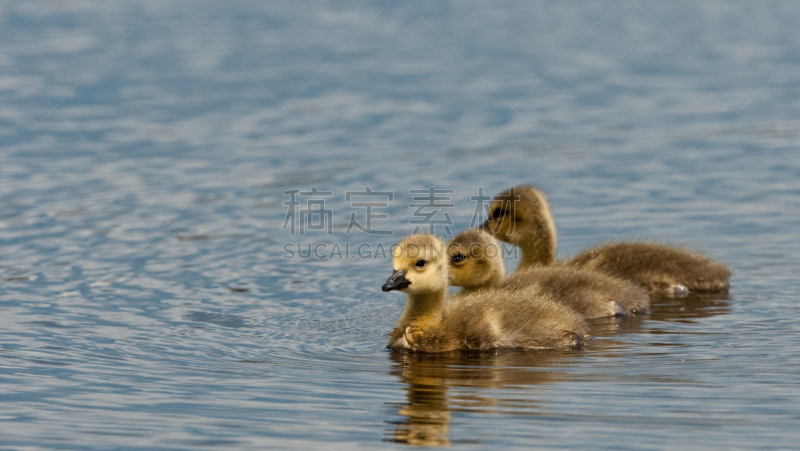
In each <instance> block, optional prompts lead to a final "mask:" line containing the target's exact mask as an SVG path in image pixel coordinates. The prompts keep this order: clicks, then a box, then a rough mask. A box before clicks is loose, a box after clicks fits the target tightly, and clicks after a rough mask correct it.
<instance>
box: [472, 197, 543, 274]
mask: <svg viewBox="0 0 800 451" xmlns="http://www.w3.org/2000/svg"><path fill="white" fill-rule="evenodd" d="M481 229H483V230H485V231H487V232H489V233H490V234H492V235H493V236H495V237H496V238H498V239H499V240H502V241H505V242H507V243H512V244H516V245H517V246H520V247H521V248H523V249H526V248H527V249H530V250H531V251H532V252H531V254H533V253H535V254H537V258H539V259H541V260H542V262H541V263H545V264H549V263H552V262H553V261H555V255H556V227H555V223H554V222H553V216H552V214H550V205H549V204H548V202H547V197H546V196H545V195H544V193H542V192H541V191H539V190H538V189H536V188H534V187H532V186H526V185H521V186H515V187H512V188H509V189H507V190H505V191H503V192H502V193H500V194H498V195H497V196H495V197H494V199H492V202H491V203H490V204H489V219H487V220H486V222H484V223H483V225H481ZM545 260H546V261H545Z"/></svg>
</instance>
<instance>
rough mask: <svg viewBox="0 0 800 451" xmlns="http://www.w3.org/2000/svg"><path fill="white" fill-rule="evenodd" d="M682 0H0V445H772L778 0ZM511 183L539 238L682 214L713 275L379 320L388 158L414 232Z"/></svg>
mask: <svg viewBox="0 0 800 451" xmlns="http://www.w3.org/2000/svg"><path fill="white" fill-rule="evenodd" d="M696 3H697V2H688V1H678V2H655V1H643V0H638V1H616V2H615V1H600V2H591V3H588V4H587V3H564V2H550V1H536V2H508V3H503V4H502V5H489V4H487V3H478V2H437V3H429V2H422V1H386V2H383V1H381V2H309V3H304V2H279V1H273V2H224V3H223V2H219V3H197V2H186V1H182V0H181V1H174V0H173V1H167V0H163V1H143V2H136V1H125V2H90V1H71V2H45V1H25V2H22V1H6V2H0V249H2V251H1V252H0V312H2V314H0V445H1V446H2V447H4V448H6V447H7V448H15V449H16V448H22V447H29V448H30V449H91V448H98V449H100V448H102V449H107V448H119V449H198V448H203V449H234V448H235V449H263V448H309V447H311V448H326V449H327V448H348V449H349V448H353V447H356V448H387V447H390V448H401V447H403V446H404V445H403V443H410V444H414V445H439V446H443V445H448V444H449V445H453V446H459V447H464V448H471V449H485V448H487V447H490V446H502V447H507V448H513V447H539V448H570V449H586V448H603V449H668V448H669V449H674V448H680V449H702V448H709V449H710V448H713V449H720V448H728V449H769V448H774V449H786V448H791V447H795V446H797V445H796V444H797V443H798V441H799V440H800V432H798V428H797V424H798V422H799V421H800V408H798V405H800V389H799V388H798V387H800V384H798V383H799V382H800V381H799V380H798V374H800V351H798V349H799V348H800V347H799V346H798V344H800V339H798V336H800V335H798V332H799V331H800V326H798V321H797V318H798V317H799V316H800V307H798V302H797V296H796V291H797V288H798V282H797V280H798V279H797V274H798V269H800V268H799V265H798V262H797V258H796V256H797V255H798V254H800V239H798V237H797V221H798V215H799V214H800V177H798V175H800V150H798V144H800V113H799V112H800V89H798V85H797V80H798V79H800V28H799V27H797V23H798V19H800V4H798V3H796V2H790V1H774V2H769V3H764V4H760V3H759V4H756V3H752V2H745V1H727V2H723V1H717V0H713V1H706V2H702V3H700V4H696ZM521 183H534V184H536V185H537V186H539V187H541V188H542V189H543V190H544V191H545V192H546V193H547V194H548V196H549V198H550V201H551V203H552V210H553V213H554V215H555V216H556V223H557V226H558V230H559V256H560V257H567V256H569V255H572V254H574V253H577V252H579V251H580V250H582V249H584V248H586V247H588V246H590V245H593V244H596V243H601V242H605V241H608V240H622V239H653V240H658V241H664V242H671V243H676V244H680V245H687V246H691V247H693V248H695V249H698V250H699V251H701V252H704V253H706V254H707V255H710V256H712V257H714V258H716V259H719V260H721V261H724V262H726V263H728V264H729V265H730V266H731V268H732V269H733V270H734V272H735V274H734V277H733V279H732V289H731V292H730V294H729V295H728V296H726V297H720V298H709V297H691V298H688V299H683V300H678V301H674V300H667V299H657V300H656V301H655V303H654V307H653V312H652V313H651V314H649V315H645V316H643V317H637V318H634V319H632V320H630V321H626V322H623V323H617V322H616V321H611V322H608V321H605V322H603V321H600V322H598V323H597V324H595V328H594V331H595V332H594V337H593V338H592V339H591V340H590V341H589V342H588V344H587V346H586V348H585V349H584V350H582V351H579V352H571V353H554V352H511V351H509V352H501V353H498V354H497V355H495V354H467V355H459V356H452V355H450V356H435V357H432V356H426V357H420V356H414V355H407V354H397V353H391V352H389V351H387V350H385V349H384V346H385V344H386V342H387V337H386V336H385V334H386V333H388V332H389V331H390V330H391V328H392V327H393V324H394V321H395V320H396V319H397V317H398V316H399V315H400V312H401V311H402V308H403V302H404V299H403V296H402V295H400V294H397V293H388V294H387V293H382V292H381V290H380V286H381V284H382V283H383V282H384V281H385V279H386V277H387V276H388V275H389V274H390V271H391V269H390V268H391V264H390V262H389V261H388V260H387V259H386V258H385V257H386V254H385V253H383V254H382V253H381V252H380V249H381V248H382V247H383V249H384V250H385V249H386V248H388V246H390V245H391V244H393V243H395V242H396V241H398V240H399V238H400V237H402V236H403V235H405V234H407V233H410V232H412V231H413V230H414V228H415V226H416V225H419V224H416V223H415V222H414V221H419V220H420V219H421V218H424V213H422V212H421V210H418V208H417V207H415V206H414V205H413V204H415V203H416V201H415V200H414V199H413V197H414V196H417V195H418V194H414V193H413V192H411V191H410V190H425V189H428V188H429V187H434V188H435V189H436V190H449V191H446V194H444V195H445V196H446V197H447V198H448V199H449V200H446V201H444V202H443V203H445V204H447V206H444V207H437V210H438V212H437V213H436V220H439V221H441V222H439V223H436V224H433V227H434V229H435V232H436V233H439V234H441V235H446V234H447V230H446V228H448V227H449V229H450V232H451V233H457V232H458V231H460V230H462V229H464V228H466V227H468V226H469V225H470V223H471V222H472V221H473V220H476V217H477V216H476V214H477V215H478V216H480V214H482V212H481V209H480V206H479V205H478V204H479V202H477V201H476V200H474V197H475V196H478V195H479V194H480V189H481V188H482V189H483V193H484V194H485V195H492V194H496V193H498V192H499V191H501V190H503V189H505V188H508V187H509V186H512V185H517V184H521ZM312 187H313V188H317V190H318V191H323V192H329V193H330V195H329V196H322V195H316V196H300V197H298V200H299V201H300V202H301V203H300V204H299V205H300V207H299V208H300V210H304V211H306V213H308V211H307V210H308V208H312V207H311V205H314V204H313V203H311V204H309V203H307V202H309V200H316V201H320V200H321V201H323V202H321V208H322V209H323V210H325V211H326V212H327V211H329V212H330V213H324V214H323V213H317V216H313V215H311V216H303V215H302V214H301V213H302V212H301V211H298V212H297V213H298V214H297V215H296V216H294V217H291V216H289V217H287V213H288V212H289V210H290V206H288V204H287V202H289V201H290V196H289V195H287V194H286V193H287V192H289V191H291V190H300V191H302V192H310V191H311V188H312ZM365 187H370V189H371V190H372V191H375V192H382V193H391V200H390V197H389V196H388V195H385V197H380V196H374V197H372V198H368V199H367V200H369V199H372V200H371V201H374V202H378V204H377V206H375V207H374V208H373V209H372V213H374V214H376V215H378V216H376V217H375V218H373V221H372V223H371V229H370V230H372V231H373V232H374V231H388V232H391V233H392V234H391V235H379V234H371V233H366V232H364V231H361V230H358V229H357V228H355V229H353V228H351V230H350V231H349V233H347V229H348V226H349V225H350V223H351V222H350V217H351V214H355V219H356V220H357V221H359V222H360V223H362V224H363V223H364V222H365V221H366V212H367V209H366V208H365V207H363V206H359V205H358V204H357V202H359V201H361V202H363V201H365V199H364V198H360V199H359V198H357V197H351V198H350V199H349V200H348V197H347V193H348V192H350V193H351V196H353V194H352V193H355V194H357V193H358V192H363V191H364V189H365ZM442 192H444V191H442ZM382 196H383V195H382ZM471 198H473V199H471ZM427 211H428V212H429V213H430V212H431V210H430V209H429V210H427ZM445 213H447V215H448V216H445ZM380 215H383V216H380ZM448 218H449V219H448ZM306 219H309V220H312V221H311V222H308V223H302V221H304V220H306ZM314 219H316V220H321V221H322V222H319V221H318V222H316V223H314V221H313V220H314ZM292 220H294V221H298V222H297V223H296V224H295V225H296V226H297V227H298V228H299V227H300V225H301V223H302V224H303V225H304V226H306V228H307V229H308V230H305V231H304V233H303V234H300V233H299V231H298V230H295V234H292V231H291V228H290V227H288V226H290V225H291V222H292ZM328 220H329V221H330V222H326V221H328ZM315 224H316V225H319V227H316V228H312V226H314V225H315ZM284 226H287V227H284ZM424 227H425V228H426V229H427V227H428V225H426V226H424ZM320 244H324V245H325V247H322V248H320V247H317V248H316V249H317V251H318V252H317V254H316V255H314V254H313V253H312V255H311V256H310V257H308V258H306V257H307V256H308V255H307V253H305V254H303V252H305V251H303V249H307V246H315V245H320ZM348 245H349V246H350V247H349V252H345V251H344V249H348V247H347V246H348ZM286 246H290V247H289V249H292V250H300V252H293V253H288V254H287V252H286V249H287V247H286ZM358 246H363V247H362V248H361V249H362V251H363V252H362V253H361V254H357V253H355V250H356V248H357V247H358ZM335 248H338V249H340V251H341V253H339V254H337V253H335V252H334V249H335ZM512 251H513V249H512ZM304 255H305V256H304ZM513 258H514V255H513V252H512V255H510V260H512V261H509V267H513V264H514V263H513Z"/></svg>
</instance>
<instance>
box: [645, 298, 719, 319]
mask: <svg viewBox="0 0 800 451" xmlns="http://www.w3.org/2000/svg"><path fill="white" fill-rule="evenodd" d="M730 300H731V298H730V295H729V294H728V293H691V294H689V296H687V297H685V298H678V299H676V298H668V297H653V298H652V302H651V308H650V311H651V313H650V319H653V320H657V321H684V320H695V319H700V318H708V317H711V316H717V315H724V314H728V313H730V312H731V307H730Z"/></svg>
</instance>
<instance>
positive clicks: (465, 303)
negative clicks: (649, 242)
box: [383, 234, 589, 352]
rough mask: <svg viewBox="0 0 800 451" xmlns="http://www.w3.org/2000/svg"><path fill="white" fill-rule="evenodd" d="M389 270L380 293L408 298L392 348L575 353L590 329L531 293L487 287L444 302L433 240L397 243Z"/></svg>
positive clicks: (443, 272) (440, 261) (442, 270)
mask: <svg viewBox="0 0 800 451" xmlns="http://www.w3.org/2000/svg"><path fill="white" fill-rule="evenodd" d="M392 268H393V269H394V273H393V274H392V276H391V277H389V279H388V280H387V281H386V283H385V284H384V285H383V291H391V290H400V291H403V292H405V293H406V294H407V296H408V300H407V302H406V308H405V310H404V311H403V314H402V316H400V319H399V320H398V321H397V327H396V328H395V329H394V331H392V333H390V334H389V335H390V336H391V340H390V342H389V346H388V347H389V348H392V349H409V350H416V351H424V352H443V351H452V350H456V349H496V348H529V349H537V348H538V349H542V348H579V347H581V346H582V344H583V337H586V336H587V332H588V330H589V328H588V324H587V323H586V321H585V320H584V319H583V318H582V317H581V316H580V315H579V314H578V313H576V312H575V311H574V310H572V309H570V308H568V307H566V306H563V305H561V304H558V303H556V302H555V301H553V300H552V298H551V297H549V296H547V295H545V294H543V293H540V292H538V291H536V290H535V289H531V288H528V289H521V290H517V291H511V290H502V289H494V288H487V289H485V290H475V291H473V292H472V293H469V294H460V295H455V296H452V297H451V298H449V299H448V298H447V286H448V284H447V278H448V263H447V255H446V254H445V252H444V244H443V243H442V242H441V240H439V239H438V238H436V237H435V236H433V235H425V234H421V235H411V236H408V237H406V238H404V239H403V240H402V241H400V243H399V245H398V246H397V247H396V248H395V250H394V253H393V260H392Z"/></svg>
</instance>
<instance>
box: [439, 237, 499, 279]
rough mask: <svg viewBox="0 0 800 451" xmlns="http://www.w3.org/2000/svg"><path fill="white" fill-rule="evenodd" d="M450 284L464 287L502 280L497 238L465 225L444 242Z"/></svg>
mask: <svg viewBox="0 0 800 451" xmlns="http://www.w3.org/2000/svg"><path fill="white" fill-rule="evenodd" d="M447 255H448V257H449V259H450V285H453V286H456V287H464V288H480V287H487V286H493V285H496V284H498V283H500V281H502V280H503V277H504V276H505V268H504V267H503V256H502V255H501V248H500V242H498V241H497V240H496V239H495V238H494V237H493V236H491V235H489V234H488V233H486V232H484V231H482V230H479V229H467V230H465V231H463V232H461V233H459V234H458V235H456V236H454V237H453V238H452V239H451V240H450V242H448V243H447Z"/></svg>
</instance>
